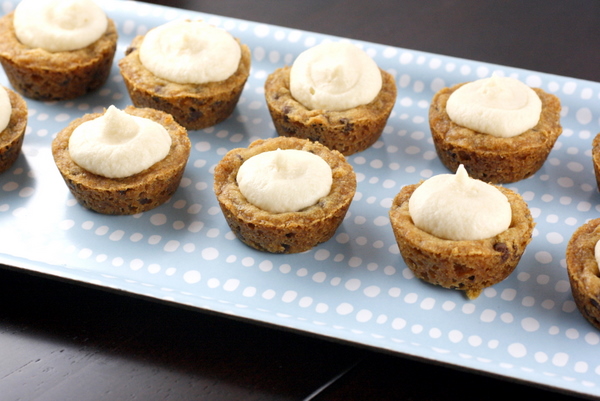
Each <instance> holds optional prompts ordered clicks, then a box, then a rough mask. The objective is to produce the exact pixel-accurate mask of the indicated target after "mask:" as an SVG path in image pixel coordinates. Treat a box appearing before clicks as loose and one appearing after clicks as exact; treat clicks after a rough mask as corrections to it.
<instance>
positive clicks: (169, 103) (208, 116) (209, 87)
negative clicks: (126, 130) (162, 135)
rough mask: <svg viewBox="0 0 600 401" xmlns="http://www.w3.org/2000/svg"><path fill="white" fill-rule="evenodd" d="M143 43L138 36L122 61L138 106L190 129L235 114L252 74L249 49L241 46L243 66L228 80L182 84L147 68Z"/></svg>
mask: <svg viewBox="0 0 600 401" xmlns="http://www.w3.org/2000/svg"><path fill="white" fill-rule="evenodd" d="M143 40H144V37H143V36H137V37H135V38H134V39H133V41H132V42H131V45H130V46H129V48H128V49H127V50H126V53H125V57H124V58H122V59H121V60H119V69H120V71H121V75H122V76H123V80H124V82H125V86H126V87H127V91H128V92H129V97H130V98H131V101H132V102H133V104H134V105H135V106H137V107H150V108H153V109H157V110H162V111H165V112H167V113H169V114H171V115H172V116H173V117H174V118H175V120H176V121H177V122H178V123H179V124H181V125H182V126H184V127H185V128H187V129H188V130H199V129H203V128H207V127H211V126H213V125H215V124H218V123H220V122H222V121H223V120H225V119H227V118H228V117H229V116H230V115H231V114H232V113H233V111H234V109H235V107H236V105H237V103H238V101H239V99H240V96H241V94H242V90H243V89H244V85H245V84H246V81H247V80H248V76H249V75H250V66H251V57H250V49H249V48H248V46H246V45H242V44H240V46H241V49H242V57H241V59H240V64H239V66H238V68H237V70H236V71H235V72H234V73H233V75H231V76H230V77H229V78H227V79H226V80H224V81H218V82H208V83H205V84H179V83H176V82H171V81H168V80H165V79H162V78H159V77H157V76H156V75H154V74H153V73H152V72H150V71H149V70H148V69H147V68H146V67H144V65H143V64H142V62H141V61H140V56H139V48H140V46H141V44H142V42H143ZM238 43H239V41H238Z"/></svg>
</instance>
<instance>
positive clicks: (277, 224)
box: [214, 137, 356, 253]
mask: <svg viewBox="0 0 600 401" xmlns="http://www.w3.org/2000/svg"><path fill="white" fill-rule="evenodd" d="M277 149H298V150H304V151H307V152H311V153H314V154H316V155H318V156H320V157H322V158H323V160H325V161H326V162H327V164H329V166H330V167H331V170H332V173H333V184H332V187H331V191H330V193H329V195H327V196H325V197H323V198H321V199H320V200H319V201H318V202H317V204H315V205H313V206H310V207H307V208H305V209H303V210H301V211H298V212H289V213H270V212H267V211H265V210H262V209H259V208H258V207H256V206H254V205H253V204H251V203H250V202H248V201H247V200H246V198H245V197H244V196H243V195H242V193H241V192H240V189H239V187H238V185H237V181H236V177H237V172H238V170H239V168H240V166H241V165H242V163H243V162H244V161H245V160H248V159H249V158H250V157H252V156H254V155H257V154H259V153H263V152H267V151H271V150H277ZM214 191H215V195H216V196H217V200H218V201H219V205H220V206H221V210H222V211H223V215H224V216H225V219H226V220H227V223H228V224H229V227H230V228H231V230H232V231H233V232H234V233H235V235H236V236H237V237H238V238H239V239H240V240H241V241H242V242H244V243H245V244H247V245H248V246H250V247H252V248H255V249H258V250H260V251H266V252H272V253H298V252H304V251H307V250H309V249H311V248H313V247H314V246H316V245H318V244H320V243H322V242H325V241H327V240H329V239H330V238H331V237H332V236H333V235H334V234H335V231H336V229H337V228H338V226H339V225H340V224H341V223H342V220H343V219H344V216H345V215H346V212H347V211H348V208H349V207H350V203H351V202H352V199H353V197H354V193H355V191H356V176H355V173H354V169H353V168H352V166H351V165H350V164H349V163H348V162H347V161H346V159H345V157H344V156H343V155H342V154H340V153H339V152H337V151H333V150H330V149H328V148H327V147H325V146H323V145H321V144H320V143H318V142H311V141H309V140H306V139H299V138H287V137H277V138H271V139H266V140H262V139H261V140H257V141H254V142H253V143H251V144H250V146H249V147H248V148H239V149H233V150H231V151H229V152H228V153H227V154H226V155H225V157H223V159H222V160H221V161H220V162H219V163H218V164H217V166H216V168H215V174H214Z"/></svg>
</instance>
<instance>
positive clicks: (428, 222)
mask: <svg viewBox="0 0 600 401" xmlns="http://www.w3.org/2000/svg"><path fill="white" fill-rule="evenodd" d="M408 211H409V213H410V217H411V218H412V220H413V222H414V224H415V226H417V227H418V228H420V229H421V230H423V231H425V232H428V233H429V234H431V235H434V236H436V237H438V238H442V239H447V240H454V241H461V240H478V239H484V238H490V237H493V236H495V235H497V234H500V233H501V232H503V231H505V230H506V229H508V227H509V226H510V223H511V219H512V212H511V207H510V203H509V201H508V198H507V197H506V196H505V195H504V194H503V193H502V192H500V191H499V190H498V189H497V188H495V187H494V186H493V185H490V184H487V183H485V182H483V181H480V180H476V179H473V178H470V177H469V175H468V174H467V171H466V170H465V168H464V166H463V165H462V164H461V165H460V166H459V167H458V170H457V171H456V174H440V175H437V176H434V177H431V178H429V179H428V180H426V181H425V182H423V183H422V184H421V185H420V186H419V187H418V188H417V189H416V190H415V191H414V192H413V194H412V195H411V197H410V199H409V201H408Z"/></svg>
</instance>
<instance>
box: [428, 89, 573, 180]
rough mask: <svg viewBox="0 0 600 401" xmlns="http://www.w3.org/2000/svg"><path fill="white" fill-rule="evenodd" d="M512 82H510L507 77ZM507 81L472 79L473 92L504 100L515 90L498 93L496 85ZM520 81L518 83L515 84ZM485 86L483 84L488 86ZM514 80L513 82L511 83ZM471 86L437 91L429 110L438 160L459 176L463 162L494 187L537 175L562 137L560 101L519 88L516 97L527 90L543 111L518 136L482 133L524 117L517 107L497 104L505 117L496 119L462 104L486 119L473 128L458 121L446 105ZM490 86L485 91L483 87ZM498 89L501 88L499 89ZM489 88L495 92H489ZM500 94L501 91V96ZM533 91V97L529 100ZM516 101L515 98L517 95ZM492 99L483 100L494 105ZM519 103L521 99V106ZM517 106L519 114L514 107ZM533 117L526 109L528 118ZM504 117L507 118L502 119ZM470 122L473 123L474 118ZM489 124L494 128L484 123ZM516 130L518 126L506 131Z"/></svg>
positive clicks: (475, 175)
mask: <svg viewBox="0 0 600 401" xmlns="http://www.w3.org/2000/svg"><path fill="white" fill-rule="evenodd" d="M506 79H508V78H506ZM503 80H504V78H499V77H498V78H495V77H492V78H486V80H485V81H484V80H480V81H474V83H477V84H478V85H479V84H481V86H480V87H479V88H476V89H474V90H473V91H472V92H476V93H477V92H480V93H483V92H484V91H485V90H487V91H488V92H491V93H497V95H498V97H499V98H502V97H503V96H506V97H512V96H513V94H512V93H510V92H511V91H512V90H513V88H512V87H511V88H508V89H506V90H505V92H508V94H502V91H503V90H502V89H495V88H494V87H495V86H496V81H499V82H503ZM515 81H516V80H515ZM484 82H485V83H484ZM509 82H510V81H509ZM468 84H472V83H462V84H457V85H454V86H452V87H450V88H444V89H442V90H440V91H439V92H437V93H436V94H435V95H434V97H433V99H432V102H431V106H430V109H429V125H430V128H431V135H432V138H433V143H434V145H435V150H436V152H437V154H438V156H439V158H440V161H441V162H442V163H443V164H444V165H445V166H446V167H447V168H448V169H449V170H450V171H452V172H455V171H456V169H457V168H458V166H459V165H460V164H463V165H464V166H465V168H466V169H467V171H468V173H469V175H470V176H471V177H473V178H477V179H480V180H483V181H486V182H491V183H511V182H516V181H520V180H523V179H525V178H527V177H530V176H531V175H533V174H534V173H536V172H537V171H538V170H539V169H540V168H541V167H542V165H543V164H544V162H545V161H546V159H547V157H548V155H549V153H550V151H551V150H552V148H553V146H554V143H555V142H556V140H557V139H558V137H559V136H560V134H561V133H562V127H561V125H560V111H561V105H560V100H559V99H558V98H557V97H556V96H554V95H551V94H548V93H546V92H544V91H543V90H542V89H539V88H529V87H527V88H523V87H522V86H519V87H517V88H516V90H515V91H516V92H517V94H520V93H521V92H529V91H531V92H529V95H530V100H534V101H535V98H536V97H537V98H539V102H540V108H539V113H538V114H537V117H535V116H534V123H533V124H531V120H530V121H529V122H527V121H525V122H523V125H522V126H524V127H528V128H524V129H523V130H522V131H519V129H518V128H516V129H517V131H519V132H518V133H517V134H515V133H514V132H512V133H510V132H508V131H506V132H504V131H501V132H497V133H494V134H490V133H487V132H483V130H488V129H490V128H491V127H500V128H503V127H504V126H506V125H508V126H511V123H512V122H518V121H521V120H522V119H521V118H519V117H518V116H516V114H517V113H518V112H519V111H520V110H519V106H512V105H509V106H507V108H506V109H503V107H505V106H504V105H500V106H493V107H490V108H489V109H494V108H496V110H502V112H503V113H502V114H501V115H497V116H496V117H494V118H491V117H490V114H492V113H491V112H490V111H489V109H487V108H486V107H479V108H478V106H476V103H475V104H464V105H463V110H462V111H464V110H465V109H466V110H467V111H468V110H470V111H473V115H477V114H478V115H481V116H485V118H482V119H480V120H479V122H480V123H481V124H474V125H473V127H477V128H472V127H468V126H464V125H461V124H460V123H457V122H455V121H454V120H453V119H452V118H451V117H450V115H449V113H448V108H447V106H448V101H449V99H450V97H451V96H453V95H454V94H455V93H457V91H458V90H459V89H460V88H462V87H463V86H466V85H468ZM486 85H487V86H488V88H486V87H485V86H486ZM498 86H500V85H498ZM490 88H491V89H490ZM498 92H500V93H498ZM531 93H533V94H534V95H535V97H534V96H531ZM515 97H516V96H515ZM493 100H494V99H493V98H492V99H491V100H490V99H483V102H484V103H486V102H492V101H493ZM520 101H521V100H518V102H520ZM512 107H515V110H510V108H512ZM476 109H477V113H476V112H475V110H476ZM529 113H532V114H533V113H535V111H531V110H530V111H526V112H525V113H524V114H529ZM504 116H506V118H505V117H504ZM471 121H472V120H471ZM486 122H491V123H490V124H485V123H486ZM507 129H508V130H510V129H515V128H514V127H510V128H507Z"/></svg>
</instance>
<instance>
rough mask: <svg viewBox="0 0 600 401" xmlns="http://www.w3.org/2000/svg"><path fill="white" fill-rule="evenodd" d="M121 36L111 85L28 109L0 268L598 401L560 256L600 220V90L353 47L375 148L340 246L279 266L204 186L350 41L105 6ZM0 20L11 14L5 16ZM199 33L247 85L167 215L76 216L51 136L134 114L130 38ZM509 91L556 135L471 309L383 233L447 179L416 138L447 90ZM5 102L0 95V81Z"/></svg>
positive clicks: (596, 365)
mask: <svg viewBox="0 0 600 401" xmlns="http://www.w3.org/2000/svg"><path fill="white" fill-rule="evenodd" d="M102 5H103V7H104V9H105V11H106V12H107V14H108V15H109V16H110V17H111V18H112V19H114V20H115V22H116V23H117V26H118V30H119V45H118V48H117V55H116V56H115V63H114V65H113V69H112V73H111V76H110V78H109V81H108V82H107V83H106V84H105V85H104V86H103V87H102V88H101V89H100V90H98V91H96V92H94V93H92V94H90V95H87V96H84V97H81V98H78V99H76V100H73V101H65V102H37V101H33V100H27V102H28V107H29V111H30V114H29V124H28V128H27V132H26V136H25V142H24V145H23V152H22V153H23V154H22V155H21V156H20V157H19V159H18V161H17V163H16V164H15V165H13V167H12V168H11V169H10V170H8V171H7V172H5V173H3V174H2V175H0V221H1V222H2V223H1V225H0V235H1V238H2V240H1V241H0V262H1V263H4V264H7V265H12V266H15V267H17V268H19V269H23V270H25V271H32V272H38V273H42V274H44V275H49V276H56V277H61V278H66V279H69V280H74V281H76V282H80V283H86V284H91V285H95V286H99V287H103V288H107V289H114V290H118V291H123V292H127V293H131V294H136V295H141V296H145V297H150V298H154V299H159V300H163V301H165V302H172V303H174V304H178V305H185V306H189V307H193V308H197V309H199V310H208V311H213V312H217V313H221V314H226V315H233V316H236V317H239V318H243V319H247V320H249V321H257V322H262V323H267V324H271V325H275V326H279V327H285V328H291V329H294V330H298V331H301V332H306V333H312V334H317V335H320V336H324V337H327V338H332V339H336V340H342V341H347V342H351V343H357V344H361V345H366V346H369V347H373V348H376V349H380V350H385V351H389V352H394V353H399V354H403V355H409V356H415V357H419V358H424V359H427V360H432V361H441V362H443V363H447V364H451V365H455V366H459V367H466V368H470V369H475V370H478V371H482V372H487V373H493V374H497V375H501V376H504V377H507V378H515V379H519V380H525V381H528V382H531V383H536V384H541V385H544V386H550V387H554V388H557V389H561V390H567V391H571V392H575V393H580V394H583V395H596V396H598V395H600V358H598V355H600V332H599V331H598V330H596V329H595V328H594V327H593V326H592V325H590V324H589V323H588V322H587V321H586V320H585V319H584V318H583V317H582V316H581V315H580V314H579V312H578V310H577V309H576V306H575V303H574V301H573V297H572V295H571V292H570V287H569V282H568V277H567V272H566V267H565V248H566V244H567V242H568V240H569V238H570V236H571V235H572V233H573V232H574V231H575V229H576V228H577V227H579V226H580V225H582V224H583V223H584V222H585V221H586V220H587V219H590V218H594V217H598V215H599V214H598V213H599V211H600V203H599V200H600V196H599V195H598V191H597V189H596V182H595V177H594V171H593V166H592V162H591V142H592V138H593V136H594V135H595V133H596V132H600V126H599V125H600V121H599V119H600V84H598V83H595V82H587V81H582V80H576V79H571V78H566V77H560V76H553V75H547V74H542V73H536V72H531V71H525V70H520V69H515V68H508V67H504V66H498V65H490V64H485V63H480V62H474V61H469V60H463V59H457V58H450V57H446V56H439V55H435V54H429V53H423V52H419V51H413V50H406V49H400V48H392V47H386V46H381V45H378V44H373V43H366V42H359V41H354V42H353V43H355V44H357V45H359V46H360V47H362V48H363V49H365V50H366V51H367V52H368V54H369V55H371V56H372V57H373V58H374V59H375V61H376V62H377V63H378V64H379V66H380V67H382V68H383V69H385V70H387V71H389V72H390V73H392V74H393V75H394V76H395V78H396V83H397V86H398V97H397V102H396V105H395V108H394V110H393V113H392V115H391V117H390V119H389V121H388V124H387V127H386V128H385V131H384V133H383V135H382V137H381V138H380V140H379V141H378V142H377V143H376V144H375V145H374V146H372V147H371V148H370V149H368V150H366V151H364V152H361V153H358V154H355V155H352V156H349V157H348V160H349V162H350V163H351V164H352V165H353V166H354V168H355V170H356V173H357V179H358V188H357V193H356V196H355V199H354V201H353V203H352V205H351V207H350V210H349V212H348V214H347V216H346V219H345V220H344V222H343V224H342V225H341V226H340V228H339V229H338V231H337V233H336V235H335V236H334V237H333V238H332V239H331V240H330V241H328V242H327V243H325V244H322V245H320V246H318V247H316V248H314V249H312V250H311V251H308V252H305V253H302V254H294V255H276V254H268V253H263V252H259V251H255V250H253V249H251V248H249V247H247V246H245V245H243V244H242V243H241V242H240V241H238V240H237V239H236V238H235V237H234V235H233V234H232V232H231V231H230V230H229V228H228V226H227V224H226V222H225V219H224V217H223V216H222V214H221V211H220V209H219V206H218V204H217V201H216V198H215V196H214V193H213V190H212V185H213V179H212V172H213V169H214V166H215V165H216V164H217V163H218V161H219V160H220V159H221V157H222V156H223V155H224V154H225V153H226V152H227V151H228V150H230V149H232V148H236V147H246V146H247V145H248V144H249V143H250V142H252V141H254V140H255V139H259V138H269V137H273V136H275V135H276V133H275V130H274V128H273V125H272V122H271V119H270V116H269V113H268V110H267V107H266V103H265V100H264V90H263V85H264V81H265V78H266V77H267V75H268V74H270V73H271V72H272V71H273V70H274V69H276V68H278V67H280V66H283V65H286V64H291V63H292V61H293V60H294V59H295V57H296V56H297V55H298V54H299V53H300V52H301V51H303V50H305V49H306V48H308V47H311V46H313V45H315V44H318V43H321V42H322V41H324V40H345V39H342V38H334V37H328V36H325V35H321V34H316V33H308V32H302V31H297V30H291V29H287V28H284V27H275V26H269V25H264V24H257V23H253V22H247V21H242V20H236V19H230V18H225V17H220V16H214V15H206V14H201V13H195V12H190V11H183V10H177V9H173V8H167V7H159V6H155V5H149V4H143V3H135V2H120V1H116V2H112V1H104V2H102ZM2 7H3V13H7V12H9V11H11V10H12V9H13V8H14V2H11V1H3V2H2ZM180 18H192V19H204V20H206V21H208V22H210V23H212V24H214V25H216V26H220V27H222V28H224V29H226V30H228V31H230V32H231V33H232V34H233V35H234V36H236V37H238V38H240V39H241V41H242V42H243V43H245V44H247V45H248V46H249V47H250V49H251V51H252V70H251V75H250V78H249V80H248V83H247V84H246V87H245V89H244V92H243V93H242V97H241V99H240V102H239V104H238V106H237V108H236V110H235V112H234V114H233V115H232V116H231V117H230V118H229V119H227V120H226V121H225V122H223V123H221V124H218V125H217V126H214V127H211V128H208V129H204V130H198V131H190V132H189V134H190V139H191V141H192V153H191V156H190V160H189V162H188V165H187V168H186V172H185V174H184V178H183V180H182V183H181V186H180V188H179V189H178V190H177V192H176V194H175V195H174V197H173V198H172V199H171V200H170V201H169V202H168V203H166V204H164V205H162V206H160V207H158V208H156V209H154V210H151V211H149V212H145V213H142V214H138V215H134V216H105V215H100V214H97V213H94V212H91V211H89V210H86V209H84V208H82V207H81V206H80V205H79V204H78V203H77V202H76V201H75V200H74V198H73V197H72V196H71V194H70V193H69V191H68V189H67V187H66V185H65V184H64V182H63V181H62V178H61V177H60V175H59V172H58V170H57V168H56V167H55V165H54V161H53V158H52V154H51V151H50V144H51V141H52V139H53V138H54V136H55V134H56V133H57V132H58V131H59V130H61V129H62V128H63V127H64V126H66V125H67V124H68V123H69V122H70V121H71V120H73V119H75V118H77V117H80V116H81V115H83V114H85V113H90V112H97V111H100V110H102V108H104V107H108V106H110V105H115V106H117V107H119V108H124V107H125V106H127V105H129V104H131V103H130V99H129V96H128V94H127V91H126V89H125V86H124V83H123V81H122V78H121V76H120V74H119V71H118V67H117V65H116V63H117V61H118V60H119V59H120V58H122V57H123V56H124V52H125V50H126V48H127V46H128V44H129V43H130V41H131V40H132V38H133V37H134V36H135V35H138V34H143V33H145V32H146V31H147V30H148V29H150V28H152V27H154V26H158V25H160V24H163V23H165V22H167V21H170V20H174V19H180ZM494 73H496V74H500V75H504V76H513V77H516V78H518V79H520V80H522V81H523V82H525V83H527V84H529V85H530V86H538V87H541V88H542V89H544V90H546V91H547V92H550V93H553V94H555V95H557V96H558V97H559V98H560V99H561V102H562V105H563V112H562V125H563V128H564V132H563V134H562V135H561V137H560V138H559V139H558V142H557V143H556V145H555V147H554V149H553V150H552V152H551V154H550V156H549V158H548V160H547V161H546V163H545V164H544V166H543V167H542V168H541V170H540V171H538V172H537V173H536V174H535V175H534V176H533V177H531V178H529V179H526V180H524V181H521V182H517V183H514V184H508V185H507V186H508V187H509V188H511V189H513V190H515V191H517V192H519V193H520V194H521V195H522V196H523V197H524V199H525V200H526V201H527V202H528V204H529V206H530V208H531V211H532V214H533V216H534V219H535V221H536V224H537V226H536V229H535V232H534V237H533V240H532V242H531V243H530V245H529V247H528V248H527V251H526V253H525V255H524V256H523V258H522V259H521V263H520V264H519V266H518V267H517V269H516V270H515V272H514V273H513V274H512V275H511V276H510V277H509V278H508V279H506V280H505V281H503V282H501V283H499V284H497V285H495V286H493V287H491V288H488V289H486V290H485V291H484V292H483V293H482V295H481V296H479V298H477V299H475V300H468V299H467V298H466V297H465V296H464V295H463V293H462V292H459V291H453V290H446V289H443V288H440V287H435V286H432V285H429V284H426V283H424V282H422V281H420V280H418V279H416V278H415V277H414V276H413V275H412V274H411V272H410V270H408V268H407V267H406V265H405V264H404V262H403V261H402V258H401V256H400V254H399V252H398V247H397V245H396V242H395V240H394V236H393V233H392V229H391V227H390V223H389V219H388V210H389V207H390V205H391V201H392V199H393V197H394V196H395V195H396V194H397V193H398V192H399V190H400V188H401V187H402V186H403V185H406V184H412V183H416V182H418V181H420V180H422V179H426V178H428V177H431V176H432V175H436V174H442V173H448V170H446V169H445V167H444V166H443V165H442V164H441V163H440V161H439V160H438V158H437V155H436V153H435V150H434V147H433V143H432V140H431V135H430V132H429V125H428V121H427V115H428V107H429V104H430V101H431V99H432V96H433V94H434V93H435V92H436V91H437V90H439V89H441V88H442V87H444V86H450V85H453V84H455V83H459V82H464V81H470V80H474V79H478V78H482V77H487V76H490V75H492V74H494ZM0 84H2V85H4V86H8V87H9V84H8V80H7V79H6V76H5V75H4V73H3V72H0Z"/></svg>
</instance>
